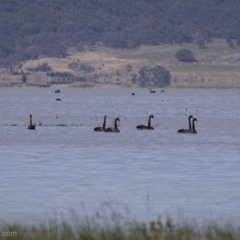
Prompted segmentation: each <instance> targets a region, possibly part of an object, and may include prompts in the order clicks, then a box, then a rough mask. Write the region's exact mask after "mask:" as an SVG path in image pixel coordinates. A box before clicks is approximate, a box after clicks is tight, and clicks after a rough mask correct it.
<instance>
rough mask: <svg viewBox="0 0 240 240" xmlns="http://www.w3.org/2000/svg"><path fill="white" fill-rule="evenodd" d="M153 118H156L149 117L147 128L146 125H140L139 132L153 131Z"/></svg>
mask: <svg viewBox="0 0 240 240" xmlns="http://www.w3.org/2000/svg"><path fill="white" fill-rule="evenodd" d="M151 118H154V116H153V115H150V116H149V119H148V125H147V126H145V125H138V126H136V128H137V130H153V129H154V128H153V127H152V126H151Z"/></svg>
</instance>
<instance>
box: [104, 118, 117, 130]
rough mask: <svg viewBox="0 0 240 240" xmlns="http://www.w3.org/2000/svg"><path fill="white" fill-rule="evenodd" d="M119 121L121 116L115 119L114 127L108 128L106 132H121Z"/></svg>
mask: <svg viewBox="0 0 240 240" xmlns="http://www.w3.org/2000/svg"><path fill="white" fill-rule="evenodd" d="M117 121H120V119H119V118H116V119H115V122H114V128H110V127H109V128H107V130H106V132H120V130H119V129H118V126H117Z"/></svg>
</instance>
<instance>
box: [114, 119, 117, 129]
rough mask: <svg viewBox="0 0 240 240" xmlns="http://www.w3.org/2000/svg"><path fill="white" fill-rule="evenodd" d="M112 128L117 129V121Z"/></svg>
mask: <svg viewBox="0 0 240 240" xmlns="http://www.w3.org/2000/svg"><path fill="white" fill-rule="evenodd" d="M114 126H115V129H118V127H117V120H115V124H114Z"/></svg>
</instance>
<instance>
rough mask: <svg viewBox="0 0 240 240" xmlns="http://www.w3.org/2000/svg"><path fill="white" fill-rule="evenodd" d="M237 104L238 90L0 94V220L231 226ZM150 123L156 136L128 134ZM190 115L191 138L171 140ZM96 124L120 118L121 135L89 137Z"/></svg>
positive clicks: (237, 172)
mask: <svg viewBox="0 0 240 240" xmlns="http://www.w3.org/2000/svg"><path fill="white" fill-rule="evenodd" d="M132 92H135V96H132V95H131V93H132ZM56 98H61V100H62V101H56ZM239 103H240V94H239V90H237V89H225V90H219V89H208V90H206V89H166V92H160V90H157V92H156V93H155V94H150V93H149V91H148V89H134V90H133V89H73V88H64V89H61V93H60V94H55V93H54V89H52V88H51V89H40V88H2V89H0V221H20V222H22V221H24V222H25V221H38V220H43V219H49V218H52V217H54V214H56V213H61V214H65V215H68V213H69V209H70V208H71V209H74V211H75V212H76V214H77V215H88V214H90V215H91V214H94V213H96V212H98V211H100V212H101V211H102V212H105V211H114V212H117V213H119V214H120V215H121V216H122V217H123V218H124V217H129V216H130V217H133V218H136V219H138V220H140V221H144V220H147V219H154V218H156V217H157V216H158V215H159V214H161V215H166V214H170V215H171V216H173V217H174V216H177V215H179V213H181V214H184V216H185V217H187V218H188V217H194V218H195V219H200V220H201V219H210V218H211V219H219V218H224V219H226V218H227V219H229V218H234V219H237V221H240V219H239V211H238V210H239V209H240V190H239V187H240V144H239V143H240V127H239V126H240V109H239V108H240V104H239ZM29 114H32V115H33V123H36V125H37V126H36V130H35V131H30V130H27V126H28V125H29ZM151 114H153V115H154V119H152V126H154V128H155V130H154V131H138V130H136V125H139V124H145V125H147V121H148V116H149V115H151ZM189 114H192V115H193V116H194V117H196V118H197V120H198V122H196V129H197V131H198V133H197V134H178V133H177V130H178V129H180V128H188V116H189ZM104 115H107V123H106V124H107V126H113V122H114V118H115V117H119V118H120V125H119V129H120V131H121V132H120V133H104V132H94V131H93V128H94V127H96V126H102V123H103V116H104ZM56 117H57V118H56ZM59 124H65V125H67V126H56V125H59ZM39 125H41V126H39Z"/></svg>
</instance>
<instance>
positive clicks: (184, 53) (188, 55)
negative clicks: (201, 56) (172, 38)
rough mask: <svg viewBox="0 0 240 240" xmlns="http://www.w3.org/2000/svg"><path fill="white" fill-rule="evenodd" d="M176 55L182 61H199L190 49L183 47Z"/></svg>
mask: <svg viewBox="0 0 240 240" xmlns="http://www.w3.org/2000/svg"><path fill="white" fill-rule="evenodd" d="M175 57H176V58H177V60H178V61H180V62H197V60H196V59H195V58H194V56H193V53H192V52H191V51H190V50H189V49H181V50H179V51H177V53H176V54H175Z"/></svg>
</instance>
